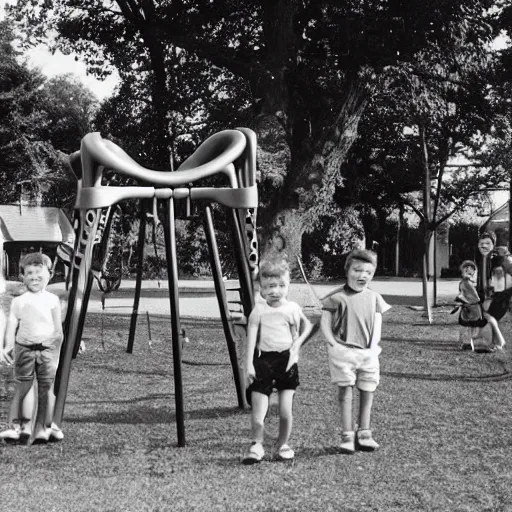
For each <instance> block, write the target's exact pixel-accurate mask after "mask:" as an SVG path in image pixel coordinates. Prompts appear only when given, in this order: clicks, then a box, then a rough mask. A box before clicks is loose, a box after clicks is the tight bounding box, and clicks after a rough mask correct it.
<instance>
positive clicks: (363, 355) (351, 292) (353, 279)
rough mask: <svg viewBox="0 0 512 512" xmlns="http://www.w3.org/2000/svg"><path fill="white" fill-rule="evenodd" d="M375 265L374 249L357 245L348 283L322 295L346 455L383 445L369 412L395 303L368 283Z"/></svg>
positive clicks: (348, 264)
mask: <svg viewBox="0 0 512 512" xmlns="http://www.w3.org/2000/svg"><path fill="white" fill-rule="evenodd" d="M376 267H377V255H376V254H375V253H374V252H372V251H369V250H365V249H355V250H353V251H352V252H351V253H350V254H349V255H348V256H347V259H346V262H345V272H346V275H347V283H346V284H345V285H344V286H343V288H341V289H337V290H336V291H335V292H334V293H333V294H331V295H329V296H328V297H326V298H325V299H324V300H323V313H322V319H321V321H320V328H321V329H322V333H323V334H324V336H325V339H326V341H327V343H328V345H329V348H328V351H329V368H330V373H331V381H332V382H333V383H334V384H336V385H337V386H338V399H339V404H340V409H341V424H342V437H341V444H340V445H339V448H340V451H341V452H342V453H347V454H352V453H354V452H355V450H356V448H357V449H360V450H363V451H373V450H376V449H377V448H378V447H379V445H378V444H377V443H376V442H375V441H374V440H373V437H372V431H371V430H370V416H371V410H372V405H373V394H374V392H375V390H376V389H377V386H378V384H379V377H380V367H379V354H380V352H381V348H380V346H379V342H380V338H381V329H382V314H383V313H385V312H386V311H387V310H388V309H390V307H391V306H389V304H387V303H386V302H385V301H384V299H383V298H382V297H381V295H379V294H378V293H377V292H375V291H373V290H370V289H369V288H368V285H369V283H370V281H371V280H372V278H373V275H374V273H375V269H376ZM354 386H357V387H358V389H359V395H360V406H359V421H358V430H357V436H356V435H355V432H354V425H353V423H352V393H353V387H354Z"/></svg>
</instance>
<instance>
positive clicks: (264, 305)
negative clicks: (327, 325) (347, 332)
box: [242, 260, 313, 464]
mask: <svg viewBox="0 0 512 512" xmlns="http://www.w3.org/2000/svg"><path fill="white" fill-rule="evenodd" d="M258 281H259V284H260V294H261V296H262V298H263V299H264V302H263V301H261V302H257V303H256V305H255V306H254V309H253V310H252V312H251V314H250V315H249V321H248V328H247V353H246V378H247V383H248V384H249V387H248V389H247V393H248V394H249V395H250V397H251V406H252V413H251V425H252V444H251V447H250V448H249V452H248V453H247V455H246V457H245V458H244V459H243V461H242V462H243V463H244V464H254V463H257V462H260V461H261V460H262V459H263V456H264V454H265V450H264V448H263V432H264V422H265V416H266V414H267V410H268V404H269V397H270V395H271V393H272V390H273V389H276V390H277V391H278V393H279V435H278V439H277V442H276V447H275V449H276V454H277V458H278V459H279V460H292V459H293V458H294V456H295V453H294V451H293V450H292V449H291V448H290V447H289V446H288V439H289V437H290V434H291V429H292V420H293V416H292V405H293V396H294V394H295V390H296V389H297V387H298V386H299V369H298V366H297V362H298V360H299V350H300V347H301V346H302V344H303V343H304V342H305V341H306V339H307V338H308V336H309V334H310V332H311V330H312V328H313V326H312V324H311V323H310V322H309V320H308V319H307V318H306V316H305V315H304V313H303V312H302V310H301V308H300V306H299V305H298V304H296V303H295V302H290V301H288V300H287V298H286V297H287V296H288V288H289V285H290V270H289V267H288V264H287V262H286V261H284V260H280V261H263V262H262V263H261V265H260V270H259V274H258Z"/></svg>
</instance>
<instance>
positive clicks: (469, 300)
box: [456, 260, 505, 350]
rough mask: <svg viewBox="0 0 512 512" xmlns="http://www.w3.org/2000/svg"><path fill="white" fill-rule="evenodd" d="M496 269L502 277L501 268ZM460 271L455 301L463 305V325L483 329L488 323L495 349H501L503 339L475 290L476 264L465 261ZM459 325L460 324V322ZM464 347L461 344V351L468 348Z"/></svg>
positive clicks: (495, 321) (464, 345) (496, 324)
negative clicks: (464, 317) (460, 276)
mask: <svg viewBox="0 0 512 512" xmlns="http://www.w3.org/2000/svg"><path fill="white" fill-rule="evenodd" d="M496 269H501V271H502V273H501V274H502V275H503V268H502V267H496ZM460 271H461V274H462V279H461V281H460V283H459V292H460V293H459V295H458V296H457V298H456V300H457V301H459V302H461V303H462V304H463V306H462V307H463V308H464V309H465V313H466V314H465V316H466V317H467V319H468V320H467V322H466V323H464V324H463V325H465V326H469V327H484V326H485V325H486V324H487V323H489V324H490V326H491V327H492V332H493V334H494V336H495V338H496V341H497V343H496V346H497V348H499V349H502V348H503V347H504V346H505V338H504V337H503V334H502V333H501V330H500V327H499V325H498V322H497V320H496V319H495V318H494V317H493V316H492V315H490V314H489V313H488V312H487V311H485V310H484V307H483V305H482V301H481V298H480V296H479V294H478V291H477V289H476V274H477V268H476V264H475V263H474V262H473V261H471V260H465V261H463V262H462V263H461V265H460ZM494 275H496V273H495V272H494V271H493V276H494ZM493 284H495V283H493ZM496 291H499V290H496ZM459 323H461V321H460V320H459ZM466 345H467V344H465V343H463V345H462V349H463V350H464V349H465V348H468V347H467V346H466ZM469 346H471V345H469Z"/></svg>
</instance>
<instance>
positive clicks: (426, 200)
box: [419, 123, 433, 324]
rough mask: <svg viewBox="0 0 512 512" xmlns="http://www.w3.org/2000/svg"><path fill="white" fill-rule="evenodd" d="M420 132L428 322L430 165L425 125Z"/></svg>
mask: <svg viewBox="0 0 512 512" xmlns="http://www.w3.org/2000/svg"><path fill="white" fill-rule="evenodd" d="M419 132H420V144H421V160H422V165H423V173H424V174H423V176H424V180H425V182H424V184H423V229H424V245H423V277H422V282H423V303H424V307H425V312H426V316H427V318H428V323H429V324H431V323H432V303H431V300H430V293H429V288H428V287H429V282H428V281H429V279H428V278H429V271H430V258H429V256H430V244H431V240H432V232H433V231H432V228H431V221H432V219H431V215H432V213H431V205H430V200H431V191H430V167H429V164H428V152H427V151H428V150H427V142H426V135H425V126H424V125H423V124H422V123H420V124H419Z"/></svg>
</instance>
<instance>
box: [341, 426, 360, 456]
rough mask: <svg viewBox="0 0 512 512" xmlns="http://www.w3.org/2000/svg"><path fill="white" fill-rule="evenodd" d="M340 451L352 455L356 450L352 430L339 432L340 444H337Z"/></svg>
mask: <svg viewBox="0 0 512 512" xmlns="http://www.w3.org/2000/svg"><path fill="white" fill-rule="evenodd" d="M339 449H340V451H341V453H345V454H347V455H352V454H353V453H354V452H355V451H356V447H355V441H354V432H353V431H351V432H343V434H341V444H340V446H339Z"/></svg>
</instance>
